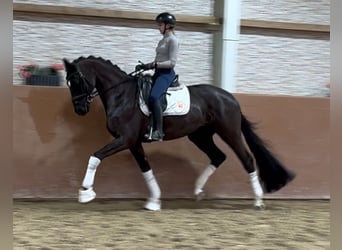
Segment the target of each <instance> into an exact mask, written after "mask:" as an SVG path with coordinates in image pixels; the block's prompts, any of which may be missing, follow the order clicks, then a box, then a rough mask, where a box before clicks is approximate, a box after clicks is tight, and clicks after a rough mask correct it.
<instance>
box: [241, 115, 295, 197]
mask: <svg viewBox="0 0 342 250" xmlns="http://www.w3.org/2000/svg"><path fill="white" fill-rule="evenodd" d="M241 130H242V133H243V135H244V137H245V140H246V142H247V144H248V146H249V148H250V150H251V151H252V153H253V155H254V158H255V160H256V165H257V166H258V169H259V176H260V179H261V181H262V182H263V185H264V188H265V191H266V192H269V193H271V192H275V191H277V190H279V189H281V188H282V187H284V186H285V185H286V184H287V183H288V182H290V181H291V180H293V179H294V178H295V174H294V173H293V172H291V171H289V170H287V169H286V168H285V167H284V166H283V164H282V163H281V162H280V161H279V160H278V159H277V158H276V157H275V156H274V155H273V154H272V153H271V151H270V150H269V149H268V148H267V145H266V143H265V142H264V141H263V140H262V139H261V138H260V137H259V136H258V135H257V134H256V133H255V132H254V124H252V123H251V122H250V121H248V120H247V118H246V117H245V116H244V115H243V114H241Z"/></svg>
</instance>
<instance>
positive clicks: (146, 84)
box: [138, 74, 180, 112]
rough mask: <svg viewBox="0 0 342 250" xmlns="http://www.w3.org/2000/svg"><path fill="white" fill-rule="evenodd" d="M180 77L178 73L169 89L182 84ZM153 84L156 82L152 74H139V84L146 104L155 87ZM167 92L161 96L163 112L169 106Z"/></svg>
mask: <svg viewBox="0 0 342 250" xmlns="http://www.w3.org/2000/svg"><path fill="white" fill-rule="evenodd" d="M178 79H179V77H178V75H176V76H175V78H174V79H173V81H172V83H171V85H170V87H169V88H168V89H170V88H179V87H180V84H179V80H178ZM153 84H154V83H153V79H152V75H151V74H141V75H139V77H138V86H139V90H140V92H141V95H142V98H143V100H144V102H145V103H146V104H148V98H149V97H150V93H151V89H152V87H153ZM167 94H168V93H167V92H165V93H164V94H163V95H162V96H161V98H160V104H161V108H162V111H163V112H164V111H165V110H166V107H167V99H166V95H167Z"/></svg>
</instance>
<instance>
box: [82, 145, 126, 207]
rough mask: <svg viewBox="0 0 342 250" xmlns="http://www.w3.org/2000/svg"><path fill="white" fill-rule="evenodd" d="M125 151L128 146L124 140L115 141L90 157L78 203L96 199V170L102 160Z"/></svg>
mask: <svg viewBox="0 0 342 250" xmlns="http://www.w3.org/2000/svg"><path fill="white" fill-rule="evenodd" d="M124 149H127V146H126V144H125V143H123V140H122V139H115V140H113V141H112V142H111V143H109V144H107V145H106V146H105V147H103V148H102V149H100V150H99V151H97V152H96V153H95V154H94V155H93V156H90V158H89V161H88V166H87V170H86V174H85V176H84V179H83V182H82V188H81V189H80V190H79V192H78V201H79V202H80V203H87V202H90V201H92V200H94V199H95V197H96V193H95V191H94V189H93V185H94V179H95V173H96V169H97V167H98V166H99V165H100V163H101V160H103V159H104V158H106V157H108V156H110V155H113V154H115V153H117V152H119V151H122V150H124Z"/></svg>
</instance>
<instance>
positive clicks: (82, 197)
mask: <svg viewBox="0 0 342 250" xmlns="http://www.w3.org/2000/svg"><path fill="white" fill-rule="evenodd" d="M95 197H96V193H95V192H94V190H93V188H92V187H90V188H88V189H86V190H83V189H80V190H79V191H78V202H79V203H87V202H90V201H92V200H94V199H95Z"/></svg>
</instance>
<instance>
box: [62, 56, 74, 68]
mask: <svg viewBox="0 0 342 250" xmlns="http://www.w3.org/2000/svg"><path fill="white" fill-rule="evenodd" d="M63 64H64V68H65V70H66V71H70V69H72V68H74V66H73V64H72V63H70V62H69V61H68V59H66V58H63Z"/></svg>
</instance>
